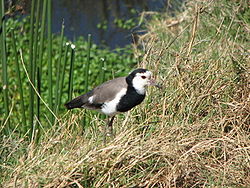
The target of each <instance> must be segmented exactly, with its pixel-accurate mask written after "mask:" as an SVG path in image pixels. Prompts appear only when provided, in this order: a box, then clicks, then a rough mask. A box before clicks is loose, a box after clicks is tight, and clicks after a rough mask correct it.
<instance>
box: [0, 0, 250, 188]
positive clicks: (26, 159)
mask: <svg viewBox="0 0 250 188" xmlns="http://www.w3.org/2000/svg"><path fill="white" fill-rule="evenodd" d="M249 17H250V12H249V3H248V1H240V2H239V3H236V2H235V1H227V0H223V1H211V2H208V1H205V2H203V1H198V0H197V1H195V0H193V1H189V2H188V3H187V4H186V8H185V11H184V12H180V13H178V14H176V16H175V17H171V16H169V15H167V14H162V13H161V14H157V13H156V14H155V15H152V16H151V19H150V20H148V22H147V23H146V25H147V31H148V32H147V34H145V35H144V36H141V37H140V40H139V41H140V46H137V47H135V49H134V54H135V56H137V57H142V61H141V62H140V63H139V65H138V66H140V67H147V68H148V69H150V70H152V71H153V72H154V75H155V76H156V77H157V79H158V80H161V82H162V84H163V85H164V88H163V89H162V90H161V91H159V90H156V89H153V88H149V91H148V96H147V98H146V100H145V101H144V102H143V104H142V105H140V106H138V107H137V108H136V109H134V110H132V111H131V112H130V113H128V114H126V115H124V116H123V115H121V116H119V117H118V118H117V119H116V122H115V130H116V136H115V138H114V139H111V138H110V139H109V140H108V142H107V144H106V145H103V142H102V127H103V124H104V122H103V121H102V120H99V119H98V117H97V115H95V114H93V115H91V117H90V119H91V121H90V126H89V127H88V129H85V130H84V131H83V130H82V127H81V121H80V119H81V117H83V116H84V112H83V111H81V112H79V113H72V114H69V113H67V114H65V115H64V117H61V119H60V125H59V126H56V127H52V128H51V130H49V131H46V134H45V135H43V136H42V138H41V140H40V142H39V144H37V145H36V144H35V143H30V144H27V143H26V142H25V140H23V139H20V140H16V138H15V137H12V135H10V136H9V137H8V138H6V139H5V140H4V143H3V146H4V147H5V148H7V149H8V155H7V157H6V161H5V163H3V165H2V167H1V169H2V179H3V182H2V183H3V185H4V187H13V186H16V187H39V186H44V187H70V186H72V187H248V185H249V184H250V174H249V172H250V148H249V138H250V128H249V124H250V116H249V114H250V109H249V102H250V96H249V89H250V88H249V87H250V86H249V84H250V83H249V70H250V67H249V66H250V65H249V53H250V52H249V30H250V29H249V24H250V23H249Z"/></svg>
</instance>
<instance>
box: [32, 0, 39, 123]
mask: <svg viewBox="0 0 250 188" xmlns="http://www.w3.org/2000/svg"><path fill="white" fill-rule="evenodd" d="M40 9H41V8H40V0H37V2H36V14H35V28H34V49H33V50H34V54H33V71H32V72H33V78H34V84H35V85H36V88H37V85H38V83H37V79H36V71H37V59H38V58H37V57H38V42H39V41H38V40H39V36H38V35H39V33H38V31H39V26H40ZM36 98H37V95H36ZM37 108H38V109H37ZM35 115H36V117H37V120H38V121H40V111H39V107H38V106H37V105H36V110H35Z"/></svg>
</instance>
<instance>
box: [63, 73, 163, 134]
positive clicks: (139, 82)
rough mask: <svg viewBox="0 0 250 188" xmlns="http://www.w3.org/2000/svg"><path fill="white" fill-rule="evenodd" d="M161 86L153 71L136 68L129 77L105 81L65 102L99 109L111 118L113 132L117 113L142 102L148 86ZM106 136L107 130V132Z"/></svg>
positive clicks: (109, 123) (68, 105)
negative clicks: (153, 75) (154, 77)
mask: <svg viewBox="0 0 250 188" xmlns="http://www.w3.org/2000/svg"><path fill="white" fill-rule="evenodd" d="M148 85H154V86H156V87H160V86H159V85H157V84H156V82H155V81H154V80H153V79H152V72H150V71H149V70H147V69H141V68H140V69H136V70H134V71H133V72H131V73H130V74H129V75H128V76H127V77H119V78H115V79H113V80H109V81H107V82H104V83H103V84H101V85H99V86H97V87H96V88H94V89H93V90H91V91H89V92H88V93H86V94H83V95H81V96H79V97H76V98H75V99H73V100H71V101H69V102H68V103H66V104H65V107H66V108H67V109H73V108H85V109H91V110H98V111H100V112H102V113H104V114H106V115H107V116H109V117H110V118H111V119H110V121H109V120H108V122H107V126H108V127H109V128H110V130H111V133H112V124H113V120H114V117H115V115H116V114H118V113H121V112H126V111H129V110H130V109H132V108H133V107H135V106H136V105H138V104H140V103H141V102H142V101H143V100H144V98H145V95H146V86H148ZM105 136H106V132H105Z"/></svg>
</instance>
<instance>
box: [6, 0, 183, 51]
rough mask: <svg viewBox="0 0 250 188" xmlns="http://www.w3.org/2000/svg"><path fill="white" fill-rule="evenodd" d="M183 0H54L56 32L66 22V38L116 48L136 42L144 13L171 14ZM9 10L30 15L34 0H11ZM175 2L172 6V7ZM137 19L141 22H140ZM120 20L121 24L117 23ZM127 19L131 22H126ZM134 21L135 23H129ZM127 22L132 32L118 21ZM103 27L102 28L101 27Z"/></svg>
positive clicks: (53, 14)
mask: <svg viewBox="0 0 250 188" xmlns="http://www.w3.org/2000/svg"><path fill="white" fill-rule="evenodd" d="M182 1H183V0H175V1H174V0H52V4H53V5H52V7H53V9H52V31H53V33H58V34H59V33H60V31H61V25H62V22H63V21H64V24H65V36H66V37H67V38H68V39H69V40H72V41H74V40H75V39H76V38H77V37H79V36H82V37H84V38H87V35H88V34H91V35H92V40H93V42H94V43H96V44H98V45H105V46H108V47H110V48H111V49H114V48H116V47H124V46H125V45H127V44H130V43H132V42H133V38H132V34H134V33H137V32H138V31H139V30H140V29H141V28H140V27H137V25H136V23H137V22H138V20H139V17H140V13H142V12H143V11H157V12H158V11H163V10H166V9H167V10H168V11H171V10H173V9H176V8H175V7H176V6H180V4H181V2H182ZM6 2H8V3H6V4H9V7H11V6H12V7H13V6H14V5H18V6H19V7H21V8H22V9H24V11H23V13H25V14H28V13H29V10H30V6H31V5H30V4H31V0H16V1H15V0H8V1H6ZM170 3H171V5H170ZM136 19H137V20H136ZM117 20H118V21H117ZM126 20H127V21H126ZM128 20H130V21H131V20H132V22H128ZM119 21H120V22H121V21H122V22H127V24H125V25H126V26H129V25H130V26H132V27H130V28H129V29H124V28H121V27H118V26H117V25H118V24H117V22H119ZM101 24H102V27H101V28H100V27H98V25H99V26H100V25H101Z"/></svg>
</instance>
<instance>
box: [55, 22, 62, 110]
mask: <svg viewBox="0 0 250 188" xmlns="http://www.w3.org/2000/svg"><path fill="white" fill-rule="evenodd" d="M63 42H64V21H63V22H62V27H61V36H60V52H59V60H58V62H57V68H56V89H55V109H54V112H57V111H58V110H59V95H60V93H59V92H60V90H59V86H60V79H61V77H62V72H61V71H62V69H61V64H62V56H63Z"/></svg>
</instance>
